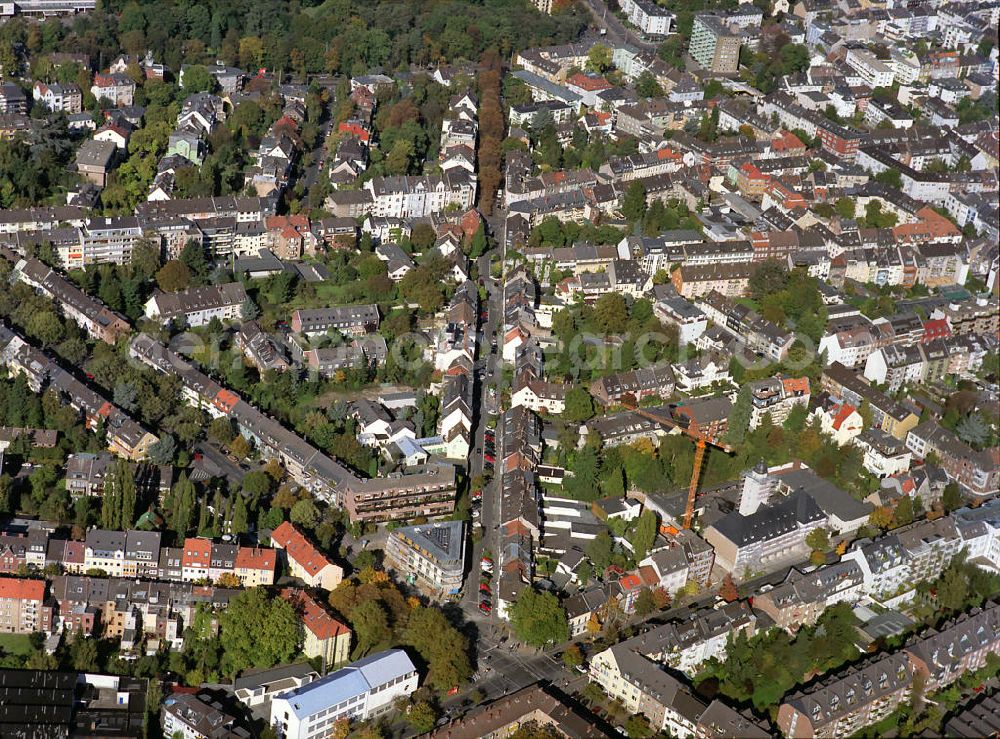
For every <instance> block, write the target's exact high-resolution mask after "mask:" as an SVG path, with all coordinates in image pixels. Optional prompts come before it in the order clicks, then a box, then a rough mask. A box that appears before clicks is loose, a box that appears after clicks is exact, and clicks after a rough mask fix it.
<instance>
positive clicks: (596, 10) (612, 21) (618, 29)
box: [583, 0, 662, 51]
mask: <svg viewBox="0 0 1000 739" xmlns="http://www.w3.org/2000/svg"><path fill="white" fill-rule="evenodd" d="M583 5H584V7H586V8H587V10H589V11H590V14H591V15H592V16H594V25H596V26H597V27H598V28H603V29H604V30H605V31H606V32H607V33H606V36H607V39H608V43H611V44H631V45H633V46H638V47H639V48H640V49H645V50H646V51H656V50H657V49H658V48H660V44H661V43H662V42H661V41H647V40H646V39H644V38H643V37H642V36H640V35H639V34H638V33H636V32H635V31H634V30H632V29H631V28H627V27H626V26H625V24H624V23H622V22H621V21H620V20H618V16H616V15H615V14H614V13H612V12H611V10H610V8H608V5H607V3H606V2H605V0H583Z"/></svg>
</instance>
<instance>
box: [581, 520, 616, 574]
mask: <svg viewBox="0 0 1000 739" xmlns="http://www.w3.org/2000/svg"><path fill="white" fill-rule="evenodd" d="M584 551H585V553H586V555H587V556H588V557H590V561H591V562H593V563H594V567H595V568H597V572H598V575H599V576H601V577H603V576H604V570H605V569H606V568H607V566H608V565H610V564H611V557H612V555H613V554H614V551H615V543H614V541H613V540H612V539H611V534H609V533H608V532H607V531H602V532H601V533H599V534H598V535H597V536H595V537H594V538H593V539H591V540H590V541H589V542H587V547H586V549H585V550H584Z"/></svg>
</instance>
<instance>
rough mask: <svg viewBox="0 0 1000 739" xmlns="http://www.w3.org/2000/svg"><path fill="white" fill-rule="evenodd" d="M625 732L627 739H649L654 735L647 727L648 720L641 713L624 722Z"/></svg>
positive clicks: (648, 726) (651, 729)
mask: <svg viewBox="0 0 1000 739" xmlns="http://www.w3.org/2000/svg"><path fill="white" fill-rule="evenodd" d="M625 732H626V733H627V734H628V737H629V739H649V737H651V736H653V734H654V733H655V732H654V731H653V727H651V726H650V725H649V719H647V718H646V717H645V716H643V715H642V714H641V713H635V714H632V715H631V716H629V717H628V720H626V721H625Z"/></svg>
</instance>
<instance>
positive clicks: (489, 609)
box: [479, 603, 493, 616]
mask: <svg viewBox="0 0 1000 739" xmlns="http://www.w3.org/2000/svg"><path fill="white" fill-rule="evenodd" d="M479 610H480V611H482V612H483V613H485V614H486V615H487V616H488V615H489V614H491V613H492V612H493V606H491V605H490V604H489V603H480V604H479Z"/></svg>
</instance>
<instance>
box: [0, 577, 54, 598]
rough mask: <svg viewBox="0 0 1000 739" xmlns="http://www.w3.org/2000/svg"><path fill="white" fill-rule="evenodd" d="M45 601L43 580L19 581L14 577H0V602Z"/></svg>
mask: <svg viewBox="0 0 1000 739" xmlns="http://www.w3.org/2000/svg"><path fill="white" fill-rule="evenodd" d="M44 599H45V581H44V580H21V579H19V578H16V577H0V600H37V601H41V600H44Z"/></svg>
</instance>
